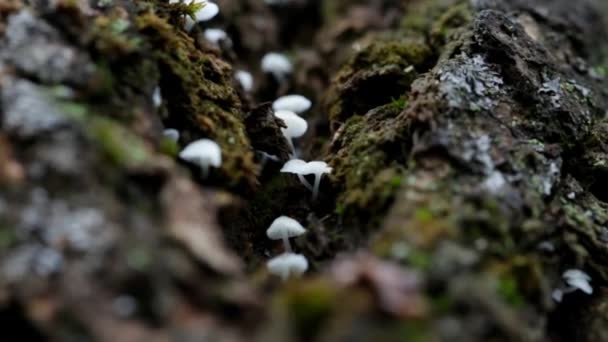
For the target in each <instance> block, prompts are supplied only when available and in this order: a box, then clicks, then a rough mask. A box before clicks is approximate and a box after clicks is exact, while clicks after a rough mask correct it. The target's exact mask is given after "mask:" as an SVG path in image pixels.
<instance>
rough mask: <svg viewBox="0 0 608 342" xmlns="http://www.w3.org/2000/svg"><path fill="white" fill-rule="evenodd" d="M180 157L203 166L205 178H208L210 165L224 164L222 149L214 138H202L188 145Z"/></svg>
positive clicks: (218, 165)
mask: <svg viewBox="0 0 608 342" xmlns="http://www.w3.org/2000/svg"><path fill="white" fill-rule="evenodd" d="M179 157H180V158H182V159H184V160H187V161H189V162H191V163H194V164H196V165H198V166H199V167H200V168H201V171H202V175H203V178H207V175H208V174H209V167H210V166H213V167H220V166H222V150H221V148H220V146H219V145H218V144H217V143H216V142H215V141H213V140H209V139H200V140H197V141H194V142H192V143H190V144H188V146H186V147H185V148H184V149H183V150H182V151H181V152H180V153H179Z"/></svg>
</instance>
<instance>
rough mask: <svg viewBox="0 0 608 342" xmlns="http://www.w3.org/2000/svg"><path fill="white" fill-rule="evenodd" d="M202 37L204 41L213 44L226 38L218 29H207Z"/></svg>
mask: <svg viewBox="0 0 608 342" xmlns="http://www.w3.org/2000/svg"><path fill="white" fill-rule="evenodd" d="M203 35H204V36H205V39H207V40H208V41H209V42H210V43H213V44H217V43H219V42H220V40H224V39H227V38H228V34H227V33H226V31H224V30H222V29H218V28H208V29H206V30H205V31H204V32H203Z"/></svg>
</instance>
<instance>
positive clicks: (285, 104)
mask: <svg viewBox="0 0 608 342" xmlns="http://www.w3.org/2000/svg"><path fill="white" fill-rule="evenodd" d="M310 106H312V102H310V100H309V99H307V98H305V97H304V96H302V95H285V96H281V97H279V98H278V99H276V101H274V102H273V103H272V109H274V110H275V111H279V110H289V111H292V112H294V113H297V114H301V113H304V112H305V111H307V110H309V109H310Z"/></svg>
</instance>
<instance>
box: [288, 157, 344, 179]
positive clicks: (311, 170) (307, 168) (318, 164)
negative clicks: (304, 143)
mask: <svg viewBox="0 0 608 342" xmlns="http://www.w3.org/2000/svg"><path fill="white" fill-rule="evenodd" d="M332 170H333V169H332V168H331V167H329V166H328V165H327V163H326V162H324V161H311V162H308V163H307V162H305V161H303V160H301V159H292V160H290V161H288V162H287V163H285V164H284V165H283V168H281V172H288V173H295V174H300V175H311V174H315V175H320V174H323V173H331V171H332Z"/></svg>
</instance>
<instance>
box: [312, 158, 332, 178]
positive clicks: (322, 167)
mask: <svg viewBox="0 0 608 342" xmlns="http://www.w3.org/2000/svg"><path fill="white" fill-rule="evenodd" d="M306 168H307V172H308V174H311V173H312V174H315V175H321V174H324V173H331V171H332V170H333V169H332V168H331V167H329V166H328V165H327V163H326V162H324V161H311V162H308V163H307V165H306Z"/></svg>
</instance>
